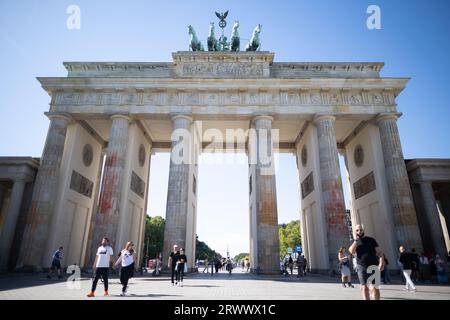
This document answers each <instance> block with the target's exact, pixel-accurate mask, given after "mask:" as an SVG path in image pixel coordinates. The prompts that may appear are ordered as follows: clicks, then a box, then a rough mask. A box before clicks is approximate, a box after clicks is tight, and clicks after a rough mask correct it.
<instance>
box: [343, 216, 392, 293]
mask: <svg viewBox="0 0 450 320" xmlns="http://www.w3.org/2000/svg"><path fill="white" fill-rule="evenodd" d="M355 232H356V234H355V241H354V242H353V244H352V245H351V246H350V248H349V252H350V254H352V255H354V254H356V261H357V272H358V278H359V282H360V284H361V293H362V296H363V299H364V300H369V299H370V296H372V297H373V299H374V300H380V288H379V286H378V284H379V281H380V279H379V278H378V279H374V282H375V283H373V282H372V283H371V284H369V283H368V281H367V280H368V279H369V276H370V274H369V273H368V268H369V267H371V266H378V270H379V272H381V271H383V268H384V259H383V252H382V251H381V248H380V246H379V245H378V243H377V241H376V240H375V239H374V238H371V237H367V236H365V234H364V229H363V226H362V225H360V224H359V225H357V226H356V227H355ZM369 291H371V294H369Z"/></svg>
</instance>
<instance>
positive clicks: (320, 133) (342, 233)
mask: <svg viewBox="0 0 450 320" xmlns="http://www.w3.org/2000/svg"><path fill="white" fill-rule="evenodd" d="M334 121H335V117H334V116H331V115H317V116H315V117H314V124H315V125H316V127H317V138H318V144H319V162H320V179H321V186H322V202H323V203H322V208H323V213H324V216H325V223H326V228H327V240H328V248H327V249H328V260H329V263H330V265H329V267H330V270H329V271H332V270H334V269H335V268H336V266H337V264H338V262H337V252H338V251H339V248H340V247H348V246H349V239H348V229H347V222H346V221H347V220H346V216H345V202H344V193H343V191H342V180H341V172H340V169H339V156H338V150H337V143H336V135H335V132H334Z"/></svg>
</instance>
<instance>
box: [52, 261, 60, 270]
mask: <svg viewBox="0 0 450 320" xmlns="http://www.w3.org/2000/svg"><path fill="white" fill-rule="evenodd" d="M50 269H51V270H55V269H58V270H61V262H60V261H59V260H53V261H52V266H51V267H50Z"/></svg>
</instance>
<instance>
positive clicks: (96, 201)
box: [84, 148, 106, 268]
mask: <svg viewBox="0 0 450 320" xmlns="http://www.w3.org/2000/svg"><path fill="white" fill-rule="evenodd" d="M105 155H106V148H102V151H101V155H100V160H99V162H100V163H99V165H98V171H97V178H96V180H95V181H96V182H95V183H96V187H95V191H94V204H93V208H92V215H91V221H90V224H89V233H88V240H87V245H86V255H85V259H84V266H85V267H88V268H90V267H91V266H92V264H93V263H94V260H95V256H94V255H93V252H92V249H93V247H94V246H93V240H94V239H93V237H94V230H95V220H96V219H97V214H96V213H97V212H98V208H99V207H100V199H99V194H100V189H101V185H100V180H101V179H102V172H103V164H104V163H103V160H104V157H105ZM94 249H96V248H94Z"/></svg>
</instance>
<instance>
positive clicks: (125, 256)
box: [114, 241, 136, 296]
mask: <svg viewBox="0 0 450 320" xmlns="http://www.w3.org/2000/svg"><path fill="white" fill-rule="evenodd" d="M133 247H134V244H133V242H131V241H128V242H127V244H126V245H125V249H123V250H122V251H121V252H120V257H119V259H117V261H116V263H115V265H114V266H118V265H119V263H121V262H122V269H121V270H120V283H121V284H122V293H121V294H120V295H121V296H125V295H126V293H127V288H128V280H130V278H131V277H133V274H134V266H135V261H136V255H135V254H134V249H133Z"/></svg>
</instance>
